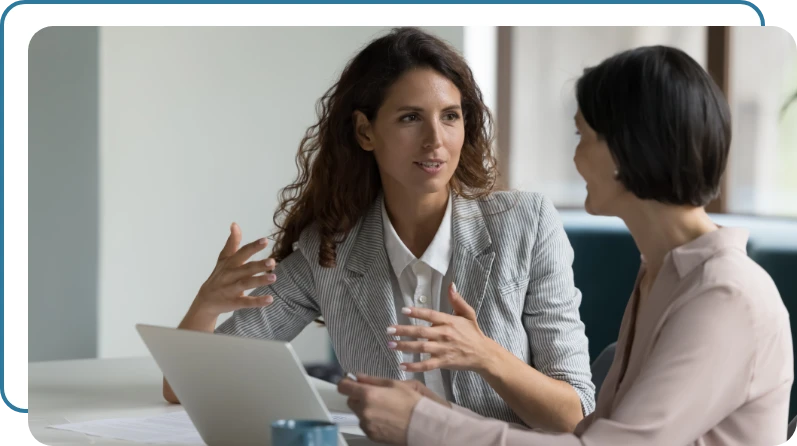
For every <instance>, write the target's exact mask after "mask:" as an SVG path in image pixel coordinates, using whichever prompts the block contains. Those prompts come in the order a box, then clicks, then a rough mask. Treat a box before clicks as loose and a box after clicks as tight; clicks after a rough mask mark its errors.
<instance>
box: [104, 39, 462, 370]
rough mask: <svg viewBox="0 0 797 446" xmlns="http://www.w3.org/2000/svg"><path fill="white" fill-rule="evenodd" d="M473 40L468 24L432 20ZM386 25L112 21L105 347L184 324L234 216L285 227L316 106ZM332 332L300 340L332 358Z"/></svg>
mask: <svg viewBox="0 0 797 446" xmlns="http://www.w3.org/2000/svg"><path fill="white" fill-rule="evenodd" d="M430 30H431V31H432V32H434V33H436V34H438V35H439V36H440V37H442V38H444V39H446V40H448V41H449V42H450V43H452V44H453V45H454V46H455V47H457V48H459V49H460V50H461V49H462V45H463V31H462V28H461V27H456V28H431V29H430ZM381 31H383V29H380V28H366V27H357V28H334V27H329V28H102V29H101V31H100V52H99V54H100V58H99V59H100V70H99V73H100V271H99V319H98V323H99V356H100V357H114V356H127V355H143V354H146V349H145V347H144V346H143V344H142V343H141V342H140V341H139V338H138V336H137V334H136V332H135V330H134V324H136V323H139V322H142V323H152V324H162V325H172V326H173V325H176V324H177V323H178V322H179V321H180V319H181V318H182V316H183V315H184V313H185V311H186V309H187V308H188V306H189V304H190V303H191V301H192V299H193V297H194V295H195V294H196V292H197V290H198V288H199V286H200V285H201V284H202V282H203V281H204V280H205V279H206V277H207V275H208V274H209V273H210V271H211V269H212V268H213V265H214V262H215V259H216V257H217V255H218V251H219V250H220V249H221V248H222V246H223V244H224V241H225V239H226V237H227V235H228V227H229V225H230V223H231V222H232V221H236V222H238V223H239V224H240V225H241V227H242V229H243V235H244V240H245V241H251V240H254V239H255V238H258V237H262V236H265V235H268V234H270V233H271V231H272V229H273V223H272V214H273V211H274V209H275V207H276V205H277V193H278V191H279V189H280V188H281V187H283V186H284V185H286V184H288V183H289V182H290V181H292V180H293V178H294V176H295V175H296V168H295V165H294V155H295V153H296V150H297V147H298V143H299V141H300V139H301V137H302V136H303V134H304V131H305V129H306V128H307V127H308V126H309V125H311V124H313V123H314V122H315V103H316V100H317V99H318V98H319V97H320V96H321V95H322V94H323V93H324V91H325V90H326V89H327V88H328V87H330V86H331V85H332V83H333V82H334V80H335V79H336V78H337V76H338V74H339V73H340V70H341V69H342V68H343V66H344V64H345V62H346V61H347V60H348V59H349V58H350V57H351V56H353V55H354V54H355V53H356V51H357V50H358V49H359V48H361V47H362V46H363V45H364V44H366V43H367V42H368V41H369V40H370V39H372V38H373V37H375V36H376V35H378V34H380V32H381ZM325 337H326V333H325V331H324V330H323V329H318V328H314V327H310V328H308V329H307V330H306V331H305V332H304V333H303V334H302V335H301V336H300V337H299V338H297V340H296V341H295V343H294V346H295V347H296V349H297V351H298V352H299V355H300V357H301V358H302V359H303V360H304V361H316V360H325V359H327V355H328V352H329V351H328V346H327V342H326V339H325Z"/></svg>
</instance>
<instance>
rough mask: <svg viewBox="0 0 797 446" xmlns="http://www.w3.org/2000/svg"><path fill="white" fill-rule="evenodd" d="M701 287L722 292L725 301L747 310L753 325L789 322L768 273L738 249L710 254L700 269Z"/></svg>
mask: <svg viewBox="0 0 797 446" xmlns="http://www.w3.org/2000/svg"><path fill="white" fill-rule="evenodd" d="M700 276H701V277H700V283H701V286H700V288H704V289H707V290H710V291H713V292H714V293H720V294H722V295H723V296H725V301H726V302H728V304H730V305H733V306H736V307H738V308H740V309H741V310H743V311H746V312H748V313H749V316H750V318H751V323H752V324H753V326H754V328H756V329H762V330H765V331H766V330H767V327H770V328H774V327H775V326H777V325H781V324H786V325H788V318H789V314H788V311H787V310H786V307H785V305H784V304H783V299H782V298H781V296H780V293H779V292H778V289H777V286H776V285H775V282H774V281H773V280H772V278H771V277H770V276H769V274H768V273H767V272H766V271H765V270H764V269H763V268H761V266H759V265H758V264H757V263H756V262H755V261H753V260H752V259H751V258H750V257H748V256H747V254H746V253H745V252H744V251H742V250H739V249H725V250H721V251H720V252H718V253H717V254H716V255H714V256H712V257H711V258H710V259H708V260H707V261H706V263H705V264H704V265H703V268H702V269H701V271H700Z"/></svg>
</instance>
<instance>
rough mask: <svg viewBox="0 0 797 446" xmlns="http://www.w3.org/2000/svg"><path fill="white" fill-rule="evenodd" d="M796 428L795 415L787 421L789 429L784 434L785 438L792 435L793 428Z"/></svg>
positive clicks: (796, 418)
mask: <svg viewBox="0 0 797 446" xmlns="http://www.w3.org/2000/svg"><path fill="white" fill-rule="evenodd" d="M795 428H797V417H794V418H792V419H791V421H790V422H789V430H788V433H787V434H786V439H787V440H788V439H790V438H791V436H792V435H794V429H795Z"/></svg>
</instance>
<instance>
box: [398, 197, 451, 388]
mask: <svg viewBox="0 0 797 446" xmlns="http://www.w3.org/2000/svg"><path fill="white" fill-rule="evenodd" d="M452 201H453V197H451V196H449V198H448V204H447V205H446V211H445V214H444V215H443V221H441V222H440V227H439V228H438V229H437V233H436V234H435V236H434V238H433V239H432V242H431V243H430V244H429V247H428V248H426V251H425V252H424V253H423V255H421V258H420V259H418V258H416V257H415V255H414V254H413V253H412V252H411V251H410V250H409V248H407V246H406V245H405V244H404V242H402V241H401V239H400V238H399V236H398V234H397V233H396V230H395V228H393V224H392V223H391V221H390V218H389V217H388V215H387V209H386V208H385V202H384V200H382V226H383V229H384V238H385V249H386V251H387V256H388V258H389V259H390V265H391V267H392V269H393V273H394V274H395V276H394V278H395V283H394V284H393V285H394V289H393V294H394V296H395V301H396V314H397V319H398V323H399V325H425V326H429V325H431V324H430V323H428V322H426V321H422V320H416V319H410V318H408V317H407V316H406V315H405V314H403V313H402V312H401V308H402V307H418V308H430V309H432V310H436V311H441V312H444V313H449V314H450V313H451V303H450V302H449V301H448V287H449V285H450V284H451V271H450V270H449V264H450V263H451V254H452V252H453V239H452V236H451V233H452V221H451V207H452ZM402 340H405V339H404V338H402ZM406 340H414V339H410V338H407V339H406ZM428 357H429V355H428V354H426V353H424V354H420V353H403V361H404V362H408V363H409V362H419V361H421V360H424V359H427V358H428ZM407 377H408V378H409V379H417V380H419V381H421V382H424V383H425V384H426V386H427V387H428V388H429V389H431V390H432V391H433V392H435V393H437V394H438V395H440V396H443V397H445V398H446V399H447V400H449V401H451V400H452V399H453V397H452V392H451V375H450V372H449V371H448V370H440V369H438V370H432V371H429V372H424V373H409V372H407Z"/></svg>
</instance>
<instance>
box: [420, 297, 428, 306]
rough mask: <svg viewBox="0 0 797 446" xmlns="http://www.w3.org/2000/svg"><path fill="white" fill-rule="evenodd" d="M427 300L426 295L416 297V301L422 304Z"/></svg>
mask: <svg viewBox="0 0 797 446" xmlns="http://www.w3.org/2000/svg"><path fill="white" fill-rule="evenodd" d="M428 300H429V298H428V297H426V296H421V297H419V298H418V301H419V302H420V303H422V304H425V303H426V302H427V301H428Z"/></svg>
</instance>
